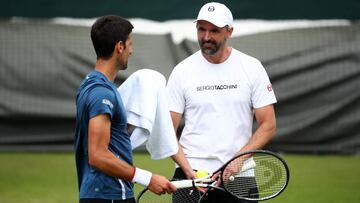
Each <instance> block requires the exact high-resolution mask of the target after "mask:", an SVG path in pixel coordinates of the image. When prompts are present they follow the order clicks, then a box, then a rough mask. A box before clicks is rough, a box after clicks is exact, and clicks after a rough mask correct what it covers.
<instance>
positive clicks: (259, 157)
mask: <svg viewBox="0 0 360 203" xmlns="http://www.w3.org/2000/svg"><path fill="white" fill-rule="evenodd" d="M289 177H290V175H289V168H288V166H287V164H286V162H285V160H284V159H283V158H281V157H280V156H279V155H277V154H275V153H274V152H270V151H266V150H253V151H248V152H244V153H242V154H240V155H238V156H236V157H234V158H232V159H231V160H229V161H228V162H227V163H226V164H224V165H223V166H222V167H221V168H220V169H218V170H217V171H215V172H214V173H213V174H211V175H208V176H205V177H202V178H198V179H195V180H177V181H172V183H173V184H174V185H175V186H176V187H177V188H178V190H177V191H176V192H175V193H173V194H172V195H161V196H157V195H155V194H153V193H152V192H146V191H147V189H145V190H143V191H142V192H140V193H139V195H138V198H137V202H138V203H142V202H148V203H151V202H156V203H162V202H172V201H173V202H179V203H180V202H184V203H185V202H186V203H199V202H201V201H202V200H203V199H204V198H206V196H207V194H208V192H211V190H220V191H223V192H226V193H229V194H231V195H232V196H234V197H236V198H238V199H244V200H249V201H260V200H268V199H271V198H274V197H276V196H278V195H279V194H280V193H281V192H282V191H284V190H285V188H286V186H287V184H288V182H289Z"/></svg>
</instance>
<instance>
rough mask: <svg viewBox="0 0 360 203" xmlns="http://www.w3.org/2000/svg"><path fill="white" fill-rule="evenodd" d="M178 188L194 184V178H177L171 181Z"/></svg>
mask: <svg viewBox="0 0 360 203" xmlns="http://www.w3.org/2000/svg"><path fill="white" fill-rule="evenodd" d="M171 183H172V184H174V185H175V187H176V188H177V189H181V188H189V187H192V186H193V180H175V181H171Z"/></svg>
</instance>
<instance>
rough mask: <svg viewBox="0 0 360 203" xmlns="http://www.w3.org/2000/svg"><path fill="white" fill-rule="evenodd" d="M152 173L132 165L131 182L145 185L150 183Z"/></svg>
mask: <svg viewBox="0 0 360 203" xmlns="http://www.w3.org/2000/svg"><path fill="white" fill-rule="evenodd" d="M151 177H152V173H151V172H150V171H147V170H144V169H141V168H136V167H134V176H133V178H132V180H131V182H133V183H138V184H141V185H143V186H145V187H147V186H148V185H149V184H150V181H151Z"/></svg>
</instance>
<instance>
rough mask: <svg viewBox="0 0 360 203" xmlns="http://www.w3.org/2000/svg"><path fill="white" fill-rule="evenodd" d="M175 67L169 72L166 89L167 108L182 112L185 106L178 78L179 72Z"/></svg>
mask: <svg viewBox="0 0 360 203" xmlns="http://www.w3.org/2000/svg"><path fill="white" fill-rule="evenodd" d="M177 70H178V69H176V67H175V68H174V70H173V72H172V73H171V75H170V77H169V80H168V83H167V86H166V90H167V94H168V101H169V109H170V111H174V112H177V113H183V112H184V107H185V98H184V95H183V91H182V89H183V88H182V86H181V85H182V84H183V83H182V82H181V78H180V76H181V75H180V72H179V71H177Z"/></svg>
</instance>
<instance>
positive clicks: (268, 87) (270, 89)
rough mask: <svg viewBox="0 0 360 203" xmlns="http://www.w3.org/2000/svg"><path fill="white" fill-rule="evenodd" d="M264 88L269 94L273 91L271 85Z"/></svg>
mask: <svg viewBox="0 0 360 203" xmlns="http://www.w3.org/2000/svg"><path fill="white" fill-rule="evenodd" d="M266 88H267V90H268V91H269V92H272V91H273V88H272V85H271V84H268V85H267V87H266Z"/></svg>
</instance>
